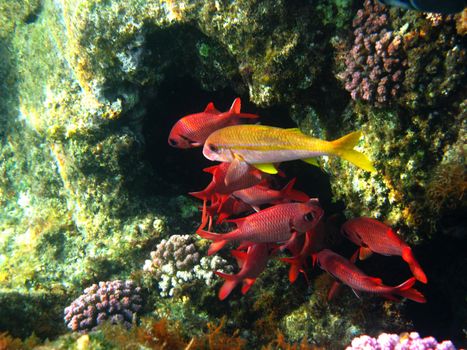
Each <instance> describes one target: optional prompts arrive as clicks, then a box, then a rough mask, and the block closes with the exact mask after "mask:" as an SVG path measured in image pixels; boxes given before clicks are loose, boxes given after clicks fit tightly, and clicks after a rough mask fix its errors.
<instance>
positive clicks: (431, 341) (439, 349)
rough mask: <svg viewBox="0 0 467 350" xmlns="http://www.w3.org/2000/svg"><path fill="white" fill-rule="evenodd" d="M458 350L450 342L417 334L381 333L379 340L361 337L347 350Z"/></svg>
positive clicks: (365, 336) (355, 339)
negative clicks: (438, 340)
mask: <svg viewBox="0 0 467 350" xmlns="http://www.w3.org/2000/svg"><path fill="white" fill-rule="evenodd" d="M383 349H384V350H403V349H408V350H410V349H417V350H425V349H426V350H456V348H455V346H454V344H452V342H451V341H450V340H444V341H443V342H442V343H438V342H437V341H436V339H435V338H433V337H425V338H421V337H420V335H419V334H418V333H417V332H411V333H403V334H401V335H400V336H399V335H397V334H387V333H381V334H380V335H379V336H378V338H372V337H370V336H368V335H361V336H359V337H356V338H354V339H353V340H352V344H351V345H350V346H348V347H347V348H346V350H383Z"/></svg>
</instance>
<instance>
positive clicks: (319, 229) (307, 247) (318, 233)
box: [280, 221, 325, 283]
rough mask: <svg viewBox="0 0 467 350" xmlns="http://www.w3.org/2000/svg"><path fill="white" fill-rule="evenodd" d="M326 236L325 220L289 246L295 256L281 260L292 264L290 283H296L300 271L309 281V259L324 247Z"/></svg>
mask: <svg viewBox="0 0 467 350" xmlns="http://www.w3.org/2000/svg"><path fill="white" fill-rule="evenodd" d="M324 236H325V224H324V222H323V221H320V222H319V223H318V225H316V227H315V228H314V229H312V230H310V231H307V232H306V233H305V234H304V235H303V236H300V237H299V238H301V237H303V239H300V240H299V241H297V242H295V244H293V245H290V246H289V247H288V250H290V252H291V253H292V255H293V256H292V257H288V258H281V259H280V260H281V261H284V262H287V263H289V264H290V268H289V281H290V283H294V282H295V281H296V280H297V278H298V275H299V273H300V272H301V273H303V275H304V276H305V278H306V280H307V281H308V278H307V276H306V273H305V268H306V266H307V260H308V259H309V258H310V257H311V255H312V254H313V253H315V252H317V251H319V250H321V249H322V248H323V245H324Z"/></svg>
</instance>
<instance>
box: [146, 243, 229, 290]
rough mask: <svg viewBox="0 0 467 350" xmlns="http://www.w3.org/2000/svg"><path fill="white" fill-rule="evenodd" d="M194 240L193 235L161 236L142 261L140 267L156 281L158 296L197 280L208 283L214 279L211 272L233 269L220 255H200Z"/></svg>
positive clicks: (194, 282) (193, 284) (193, 283)
mask: <svg viewBox="0 0 467 350" xmlns="http://www.w3.org/2000/svg"><path fill="white" fill-rule="evenodd" d="M194 242H195V239H194V237H193V236H192V235H173V236H171V237H170V238H169V239H163V240H162V241H161V242H160V243H159V244H158V245H157V247H156V250H155V251H152V252H151V259H150V260H146V261H145V263H144V267H143V270H144V271H145V272H146V273H147V274H148V275H149V276H151V278H153V279H155V280H156V281H157V283H158V286H159V289H160V295H161V296H164V297H167V296H173V295H174V294H177V293H178V292H180V291H181V290H182V289H183V288H185V287H188V286H196V285H197V282H201V283H202V284H204V285H207V286H210V285H212V284H213V283H214V280H215V277H214V273H213V271H216V270H219V271H225V272H230V271H231V270H232V267H231V266H229V265H228V263H227V261H226V260H224V259H222V258H221V257H219V256H213V257H203V258H200V256H201V254H200V253H199V251H198V248H197V247H196V245H195V244H194Z"/></svg>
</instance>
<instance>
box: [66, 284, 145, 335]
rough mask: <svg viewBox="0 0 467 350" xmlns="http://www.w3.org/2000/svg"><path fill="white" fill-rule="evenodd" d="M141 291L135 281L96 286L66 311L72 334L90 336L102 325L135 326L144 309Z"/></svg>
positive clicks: (86, 291) (87, 290) (85, 292)
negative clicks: (134, 321) (87, 333)
mask: <svg viewBox="0 0 467 350" xmlns="http://www.w3.org/2000/svg"><path fill="white" fill-rule="evenodd" d="M140 294H141V288H140V287H138V286H136V285H135V283H134V282H133V281H131V280H128V281H120V280H117V281H108V282H99V285H97V284H93V285H92V286H91V287H89V288H86V289H85V290H84V294H83V295H81V296H80V297H79V298H78V299H76V300H74V301H73V302H72V303H71V305H70V306H68V307H67V308H65V312H64V313H65V317H64V319H65V323H66V324H67V326H68V328H69V329H71V330H72V331H79V332H81V333H86V332H88V331H90V330H93V329H94V328H95V327H96V326H98V325H99V324H101V323H102V322H104V321H106V320H109V321H110V322H111V323H114V324H115V323H121V324H123V325H125V326H126V327H127V328H130V327H131V323H132V321H133V318H134V317H135V316H136V314H137V312H138V311H139V310H140V309H141V304H142V301H143V300H142V298H141V295H140Z"/></svg>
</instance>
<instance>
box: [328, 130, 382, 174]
mask: <svg viewBox="0 0 467 350" xmlns="http://www.w3.org/2000/svg"><path fill="white" fill-rule="evenodd" d="M361 136H362V132H361V131H354V132H351V133H350V134H347V135H345V136H343V137H341V138H340V139H337V140H334V141H331V144H332V145H333V148H334V150H335V154H336V155H337V156H339V157H341V158H343V159H345V160H347V161H349V162H350V163H352V164H354V165H356V166H358V167H359V168H362V169H364V170H366V171H370V172H376V169H375V167H374V166H373V164H372V163H371V161H370V160H369V159H368V158H367V156H366V155H364V154H363V153H361V152H358V151H355V150H354V149H353V148H354V147H355V146H356V145H357V143H358V140H359V139H360V137H361Z"/></svg>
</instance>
